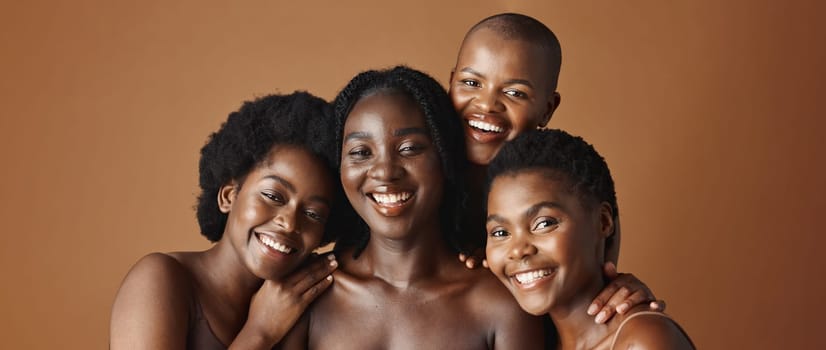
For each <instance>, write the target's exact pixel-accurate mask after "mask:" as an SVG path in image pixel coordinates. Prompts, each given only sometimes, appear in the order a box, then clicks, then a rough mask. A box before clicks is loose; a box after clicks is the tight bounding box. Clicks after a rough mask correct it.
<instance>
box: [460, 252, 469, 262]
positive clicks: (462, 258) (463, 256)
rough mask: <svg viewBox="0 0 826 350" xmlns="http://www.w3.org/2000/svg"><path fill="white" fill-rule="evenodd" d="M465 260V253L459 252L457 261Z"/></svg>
mask: <svg viewBox="0 0 826 350" xmlns="http://www.w3.org/2000/svg"><path fill="white" fill-rule="evenodd" d="M466 260H467V255H465V253H459V261H461V262H465V261H466Z"/></svg>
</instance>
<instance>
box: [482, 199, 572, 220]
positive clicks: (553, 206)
mask: <svg viewBox="0 0 826 350" xmlns="http://www.w3.org/2000/svg"><path fill="white" fill-rule="evenodd" d="M542 208H550V209H559V210H563V211H564V210H565V208H563V207H562V206H561V205H559V204H558V203H556V202H549V201H545V202H540V203H536V204H534V205H532V206H531V207H530V208H528V210H525V214H524V217H526V218H530V217H532V216H535V215H536V213H538V212H539V210H541V209H542ZM491 221H496V222H508V220H507V219H505V218H504V217H502V216H500V215H497V214H491V215H488V219H487V221H485V222H486V223H487V222H491Z"/></svg>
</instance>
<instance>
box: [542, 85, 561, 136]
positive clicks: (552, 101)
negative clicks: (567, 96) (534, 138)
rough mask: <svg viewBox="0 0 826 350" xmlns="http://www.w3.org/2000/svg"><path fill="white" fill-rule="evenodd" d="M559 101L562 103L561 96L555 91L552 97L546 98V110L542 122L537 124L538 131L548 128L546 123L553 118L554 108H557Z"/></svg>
mask: <svg viewBox="0 0 826 350" xmlns="http://www.w3.org/2000/svg"><path fill="white" fill-rule="evenodd" d="M560 101H562V96H560V95H559V93H558V92H556V91H554V93H553V95H552V96H550V97H548V109H547V111H546V112H545V115H544V116H543V117H542V120H541V121H540V122H539V123H540V124H539V128H540V129H541V128H544V127H546V126H548V122H550V121H551V117H553V115H554V111H556V108H557V107H559V102H560Z"/></svg>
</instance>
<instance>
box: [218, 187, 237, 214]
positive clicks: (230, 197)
mask: <svg viewBox="0 0 826 350" xmlns="http://www.w3.org/2000/svg"><path fill="white" fill-rule="evenodd" d="M237 189H238V184H237V183H236V182H235V181H230V182H229V183H227V184H225V185H223V186H221V188H220V189H218V210H220V211H221V212H222V213H224V214H226V213H229V211H230V209H231V208H232V202H233V201H234V200H235V197H236V196H237V195H238V191H237Z"/></svg>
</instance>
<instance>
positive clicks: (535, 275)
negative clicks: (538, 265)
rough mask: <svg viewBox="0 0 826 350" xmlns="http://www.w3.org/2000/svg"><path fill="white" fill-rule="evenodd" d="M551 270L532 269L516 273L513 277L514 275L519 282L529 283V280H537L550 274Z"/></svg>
mask: <svg viewBox="0 0 826 350" xmlns="http://www.w3.org/2000/svg"><path fill="white" fill-rule="evenodd" d="M551 272H553V271H551V269H545V270H534V271H528V272H522V273H517V274H516V275H514V276H513V277H515V278H516V281H518V282H519V283H522V284H525V283H531V282H533V281H536V280H538V279H540V278H542V277H545V276H548V275H550V274H551Z"/></svg>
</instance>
